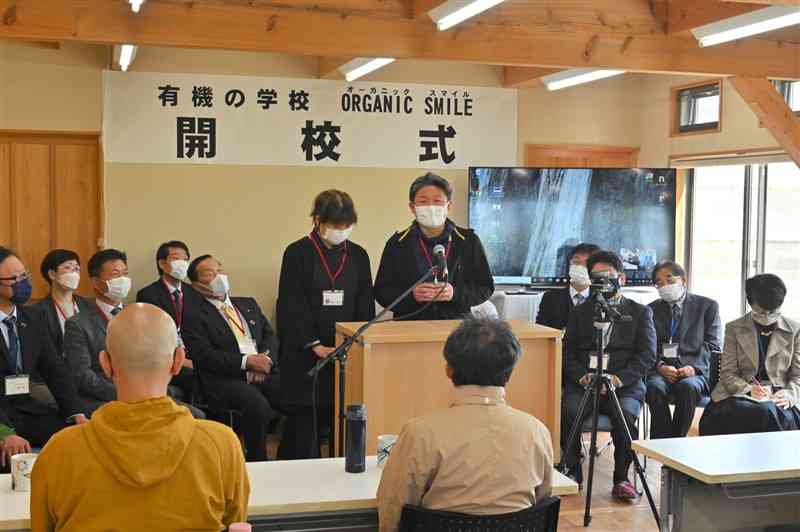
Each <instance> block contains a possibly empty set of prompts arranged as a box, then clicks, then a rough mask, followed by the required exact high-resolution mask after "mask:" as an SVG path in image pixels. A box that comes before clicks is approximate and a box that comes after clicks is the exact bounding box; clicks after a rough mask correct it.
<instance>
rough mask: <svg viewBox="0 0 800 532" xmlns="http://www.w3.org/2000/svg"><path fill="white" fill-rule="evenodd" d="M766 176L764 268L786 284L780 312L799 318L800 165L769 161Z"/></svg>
mask: <svg viewBox="0 0 800 532" xmlns="http://www.w3.org/2000/svg"><path fill="white" fill-rule="evenodd" d="M798 88H800V87H798ZM766 177H767V183H766V188H767V209H766V239H765V240H766V242H765V244H764V271H765V272H768V273H774V274H775V275H777V276H778V277H780V278H781V279H783V282H784V283H786V288H787V290H788V294H787V296H786V302H785V303H784V304H783V313H784V314H785V315H786V316H787V317H789V318H791V319H793V320H800V232H798V230H797V228H798V226H800V208H799V207H798V206H800V168H797V165H795V164H794V163H775V164H770V165H768V166H767V176H766Z"/></svg>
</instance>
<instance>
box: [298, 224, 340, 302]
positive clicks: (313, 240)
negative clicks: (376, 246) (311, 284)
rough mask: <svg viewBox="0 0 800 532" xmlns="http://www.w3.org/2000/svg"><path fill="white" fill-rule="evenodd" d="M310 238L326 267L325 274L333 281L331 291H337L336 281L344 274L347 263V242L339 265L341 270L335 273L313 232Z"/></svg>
mask: <svg viewBox="0 0 800 532" xmlns="http://www.w3.org/2000/svg"><path fill="white" fill-rule="evenodd" d="M308 238H309V239H310V240H311V243H312V244H314V248H315V249H316V250H317V255H319V260H320V261H321V262H322V265H323V266H324V267H325V273H327V274H328V278H329V279H330V280H331V289H333V290H336V279H338V278H339V276H340V275H341V274H342V271H343V270H344V265H345V264H346V263H347V241H345V243H344V252H343V253H342V261H341V262H340V263H339V268H338V269H337V270H336V273H333V272H331V267H330V266H329V265H328V259H326V258H325V255H324V254H323V253H322V248H321V247H319V244H317V239H316V238H314V232H313V231H312V232H311V233H310V234H309V235H308Z"/></svg>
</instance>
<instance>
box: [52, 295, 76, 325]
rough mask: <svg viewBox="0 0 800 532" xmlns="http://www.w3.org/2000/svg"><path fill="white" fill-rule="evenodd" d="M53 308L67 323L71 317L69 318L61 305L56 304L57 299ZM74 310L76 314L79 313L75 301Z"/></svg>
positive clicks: (73, 302)
mask: <svg viewBox="0 0 800 532" xmlns="http://www.w3.org/2000/svg"><path fill="white" fill-rule="evenodd" d="M53 306H54V307H56V310H57V311H58V313H59V314H60V315H61V317H62V318H64V321H67V320H68V319H69V317H68V316H67V313H66V312H64V309H62V308H61V305H59V304H58V303H56V300H55V299H54V300H53ZM72 309H73V311H74V314H77V313H78V305H76V304H75V301H74V300H73V301H72Z"/></svg>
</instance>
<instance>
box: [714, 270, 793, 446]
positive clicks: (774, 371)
mask: <svg viewBox="0 0 800 532" xmlns="http://www.w3.org/2000/svg"><path fill="white" fill-rule="evenodd" d="M745 293H746V294H747V302H748V303H749V304H750V308H751V312H750V313H748V314H745V315H744V316H742V317H741V318H739V319H738V320H736V321H732V322H731V323H729V324H728V325H726V326H725V351H724V353H723V354H722V364H721V365H722V368H721V371H720V375H719V383H718V384H717V386H716V387H715V388H714V391H713V392H712V393H711V398H712V399H713V402H712V403H711V404H709V405H708V406H707V407H706V408H705V411H704V412H703V417H702V419H700V434H701V435H702V436H710V435H716V434H745V433H751V432H773V431H779V430H798V429H800V323H798V322H796V321H794V320H790V319H789V318H787V317H786V316H783V315H782V314H781V306H782V305H783V302H784V300H785V299H786V285H785V284H784V283H783V281H782V280H781V279H780V277H778V276H777V275H772V274H769V273H765V274H762V275H756V276H755V277H752V278H750V279H748V280H747V282H746V283H745Z"/></svg>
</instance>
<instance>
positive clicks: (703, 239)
mask: <svg viewBox="0 0 800 532" xmlns="http://www.w3.org/2000/svg"><path fill="white" fill-rule="evenodd" d="M690 183H691V185H690V186H691V195H692V207H691V235H692V236H691V242H690V255H689V256H690V257H691V264H690V265H689V275H690V279H691V287H692V291H693V292H695V293H697V294H700V295H705V296H707V297H710V298H712V299H714V300H716V301H717V302H718V303H719V306H720V315H721V317H722V321H723V323H727V322H730V321H731V320H734V319H736V318H738V317H739V316H742V315H743V314H745V313H746V312H748V311H749V307H748V305H747V302H746V299H745V294H744V281H745V280H746V279H747V278H748V277H751V276H753V275H756V274H758V273H774V274H775V275H777V276H778V277H780V278H781V279H782V280H783V282H784V283H786V288H787V290H788V294H787V296H786V302H785V303H784V305H783V313H784V314H785V315H786V316H787V317H789V318H791V319H794V320H800V232H798V231H797V228H798V227H800V209H798V207H797V206H798V205H800V168H798V167H797V165H795V164H794V163H769V164H760V165H759V164H753V165H740V166H718V167H707V168H697V169H695V170H694V171H693V172H692V177H691V180H690ZM720 206H724V208H720Z"/></svg>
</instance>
